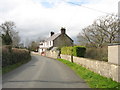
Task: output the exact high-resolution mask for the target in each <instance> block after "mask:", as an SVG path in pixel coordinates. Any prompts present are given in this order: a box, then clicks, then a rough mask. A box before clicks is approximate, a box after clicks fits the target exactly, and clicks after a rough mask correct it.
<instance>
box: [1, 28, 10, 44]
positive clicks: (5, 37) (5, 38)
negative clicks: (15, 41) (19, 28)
mask: <svg viewBox="0 0 120 90" xmlns="http://www.w3.org/2000/svg"><path fill="white" fill-rule="evenodd" d="M2 40H3V44H5V45H11V44H12V38H11V37H10V35H9V32H8V30H7V31H6V34H5V35H4V34H2Z"/></svg>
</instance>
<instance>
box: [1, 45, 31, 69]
mask: <svg viewBox="0 0 120 90" xmlns="http://www.w3.org/2000/svg"><path fill="white" fill-rule="evenodd" d="M30 59H31V55H30V52H29V51H28V50H26V49H17V48H10V46H7V47H6V46H5V47H2V67H5V66H8V65H13V64H16V63H19V62H21V63H22V62H25V61H28V60H30Z"/></svg>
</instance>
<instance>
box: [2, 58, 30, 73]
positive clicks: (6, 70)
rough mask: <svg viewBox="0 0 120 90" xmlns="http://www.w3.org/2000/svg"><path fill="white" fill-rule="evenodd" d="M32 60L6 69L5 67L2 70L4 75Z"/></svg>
mask: <svg viewBox="0 0 120 90" xmlns="http://www.w3.org/2000/svg"><path fill="white" fill-rule="evenodd" d="M30 60H31V59H29V60H25V61H24V62H19V63H16V64H13V65H8V66H6V67H3V68H2V74H5V73H7V72H10V71H12V70H14V69H16V68H17V67H19V66H21V65H23V64H25V63H27V62H29V61H30Z"/></svg>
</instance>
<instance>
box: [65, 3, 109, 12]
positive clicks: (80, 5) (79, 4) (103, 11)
mask: <svg viewBox="0 0 120 90" xmlns="http://www.w3.org/2000/svg"><path fill="white" fill-rule="evenodd" d="M67 3H70V4H73V5H77V6H80V7H84V8H87V9H90V10H93V11H97V12H101V13H105V14H111V13H108V12H104V11H101V10H98V9H94V8H90V7H86V6H83V5H80V4H76V3H73V2H67Z"/></svg>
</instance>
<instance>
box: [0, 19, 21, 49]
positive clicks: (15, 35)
mask: <svg viewBox="0 0 120 90" xmlns="http://www.w3.org/2000/svg"><path fill="white" fill-rule="evenodd" d="M15 28H16V26H15V23H14V22H12V21H6V22H5V23H3V24H1V25H0V32H1V34H3V35H4V34H6V33H7V32H8V34H9V35H10V37H11V38H12V42H13V43H12V45H13V46H14V47H15V46H18V45H19V42H20V36H19V32H18V31H16V30H15Z"/></svg>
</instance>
